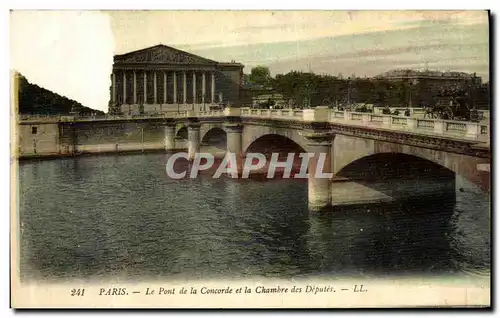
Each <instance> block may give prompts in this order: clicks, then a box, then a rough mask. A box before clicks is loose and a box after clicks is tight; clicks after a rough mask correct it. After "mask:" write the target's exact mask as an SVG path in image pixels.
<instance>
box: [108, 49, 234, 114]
mask: <svg viewBox="0 0 500 318" xmlns="http://www.w3.org/2000/svg"><path fill="white" fill-rule="evenodd" d="M243 67H244V66H243V65H242V64H240V63H236V62H234V61H232V62H230V63H221V62H216V61H213V60H209V59H206V58H203V57H200V56H197V55H194V54H191V53H188V52H184V51H181V50H178V49H175V48H173V47H169V46H166V45H162V44H160V45H156V46H153V47H148V48H145V49H141V50H138V51H133V52H129V53H126V54H121V55H115V56H114V63H113V73H112V74H111V83H112V84H111V87H110V105H109V106H110V107H109V109H110V112H111V113H121V114H130V115H135V114H141V113H146V114H152V113H162V112H167V111H179V110H208V109H211V108H213V107H219V106H220V105H221V104H228V105H231V106H235V107H238V106H239V103H240V89H241V85H242V78H243Z"/></svg>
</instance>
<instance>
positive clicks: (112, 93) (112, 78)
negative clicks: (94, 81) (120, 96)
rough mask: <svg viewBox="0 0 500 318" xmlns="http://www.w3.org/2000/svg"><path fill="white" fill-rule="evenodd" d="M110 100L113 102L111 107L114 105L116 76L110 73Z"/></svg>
mask: <svg viewBox="0 0 500 318" xmlns="http://www.w3.org/2000/svg"><path fill="white" fill-rule="evenodd" d="M111 100H112V101H113V105H115V104H116V75H115V73H114V72H113V73H111Z"/></svg>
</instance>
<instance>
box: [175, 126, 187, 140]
mask: <svg viewBox="0 0 500 318" xmlns="http://www.w3.org/2000/svg"><path fill="white" fill-rule="evenodd" d="M175 138H176V139H178V140H187V139H188V129H187V127H186V126H182V128H181V129H179V130H178V131H177V134H176V135H175Z"/></svg>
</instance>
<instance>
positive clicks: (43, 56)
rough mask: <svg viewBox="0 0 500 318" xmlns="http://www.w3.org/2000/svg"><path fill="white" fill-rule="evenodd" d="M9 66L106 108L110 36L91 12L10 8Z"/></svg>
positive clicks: (105, 22)
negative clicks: (13, 9) (18, 9)
mask: <svg viewBox="0 0 500 318" xmlns="http://www.w3.org/2000/svg"><path fill="white" fill-rule="evenodd" d="M10 18H11V21H10V22H11V25H10V30H11V34H10V45H11V54H10V56H11V68H12V69H15V70H17V71H19V72H20V73H21V74H23V75H24V76H26V77H27V78H28V80H29V81H30V82H32V83H34V84H37V85H39V86H41V87H44V88H46V89H48V90H51V91H53V92H55V93H58V94H60V95H63V96H66V97H68V98H70V99H73V100H76V101H78V102H80V103H81V104H83V105H84V106H87V107H91V108H94V109H98V110H102V111H107V109H108V101H109V96H110V95H109V87H110V84H111V83H110V74H111V70H112V65H113V51H114V38H113V33H112V30H111V26H110V23H109V18H108V16H107V15H105V14H102V13H100V12H95V11H13V12H11V16H10Z"/></svg>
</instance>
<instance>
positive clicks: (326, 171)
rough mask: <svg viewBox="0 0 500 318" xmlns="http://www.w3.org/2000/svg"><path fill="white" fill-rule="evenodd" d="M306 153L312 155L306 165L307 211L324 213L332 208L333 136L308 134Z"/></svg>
mask: <svg viewBox="0 0 500 318" xmlns="http://www.w3.org/2000/svg"><path fill="white" fill-rule="evenodd" d="M306 138H307V140H308V141H309V143H308V145H307V146H308V149H307V150H308V152H309V153H311V154H313V155H314V156H312V157H311V158H310V159H309V163H308V173H309V176H308V187H307V188H308V189H307V192H308V199H309V210H311V211H313V212H320V211H325V210H328V209H329V208H331V206H332V183H331V175H332V161H331V156H332V153H331V152H332V140H333V138H334V135H331V134H328V133H327V134H325V133H308V134H307V135H306Z"/></svg>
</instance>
